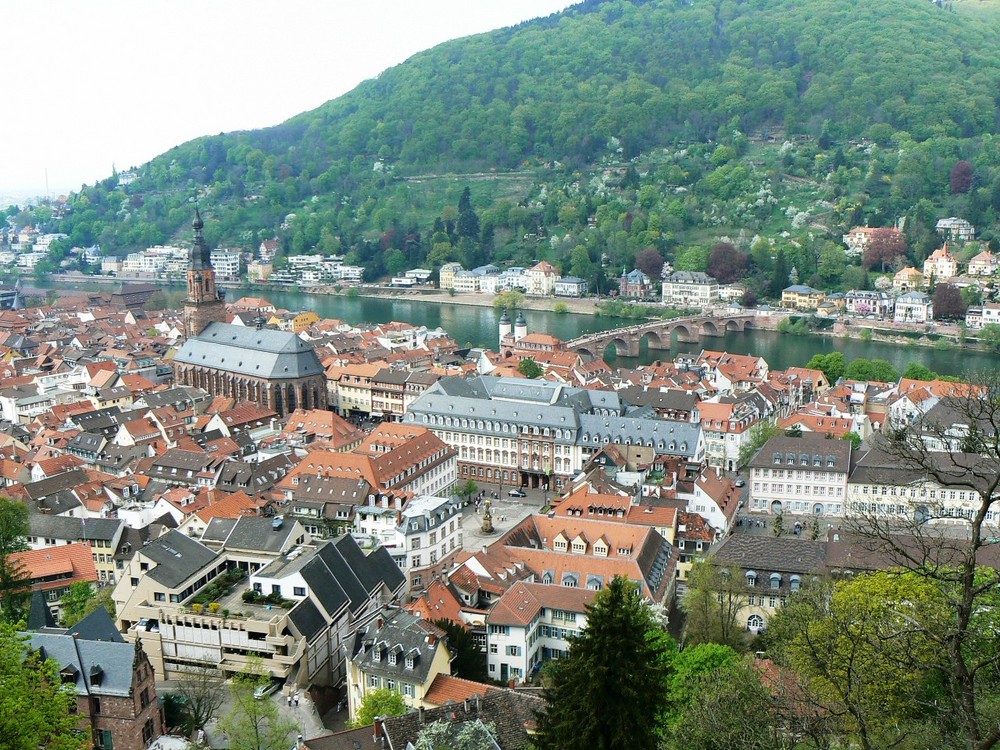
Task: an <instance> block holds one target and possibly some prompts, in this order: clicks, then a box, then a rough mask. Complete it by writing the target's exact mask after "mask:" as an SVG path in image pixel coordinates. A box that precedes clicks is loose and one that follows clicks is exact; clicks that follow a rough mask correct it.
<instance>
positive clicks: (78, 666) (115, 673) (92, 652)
mask: <svg viewBox="0 0 1000 750" xmlns="http://www.w3.org/2000/svg"><path fill="white" fill-rule="evenodd" d="M28 643H29V645H30V647H31V648H33V649H39V648H42V649H44V650H45V656H46V657H47V658H49V659H52V660H53V661H54V662H55V663H56V664H57V665H59V669H60V671H61V672H62V673H63V674H64V675H72V674H75V679H72V680H70V681H69V682H70V684H72V685H73V686H74V687H75V688H76V693H77V695H96V696H105V695H106V696H116V697H130V696H131V694H132V688H133V684H132V678H133V676H134V668H133V667H134V664H135V657H136V649H138V648H139V647H138V646H137V645H135V644H132V643H118V642H113V641H92V640H86V639H84V638H74V637H73V636H72V635H55V634H51V633H30V634H29V635H28ZM67 668H68V669H67ZM95 668H96V669H95ZM97 670H99V673H100V675H101V679H100V684H92V683H91V675H94V674H95V673H97ZM66 679H67V678H66V677H65V676H64V682H65V681H66Z"/></svg>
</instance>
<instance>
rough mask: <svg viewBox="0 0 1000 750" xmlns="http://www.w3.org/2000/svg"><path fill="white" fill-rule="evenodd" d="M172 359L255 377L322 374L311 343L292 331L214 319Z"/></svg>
mask: <svg viewBox="0 0 1000 750" xmlns="http://www.w3.org/2000/svg"><path fill="white" fill-rule="evenodd" d="M174 362H175V363H178V364H188V365H197V366H201V367H212V368H215V369H217V370H225V371H227V372H231V373H233V374H236V375H250V376H253V377H257V378H302V377H307V376H310V375H322V374H323V365H322V363H320V361H319V357H318V356H316V351H315V350H314V349H313V347H312V345H311V344H309V343H307V342H306V341H303V340H302V339H300V338H299V337H298V336H296V335H295V334H294V333H289V332H287V331H274V330H271V329H267V328H261V329H258V328H247V327H246V326H234V325H230V324H228V323H217V322H216V323H209V324H208V326H206V327H205V329H204V330H203V331H202V332H201V333H199V334H198V335H197V336H192V337H191V338H189V339H188V340H187V341H186V342H184V346H182V347H181V349H180V351H179V352H177V354H176V355H175V356H174Z"/></svg>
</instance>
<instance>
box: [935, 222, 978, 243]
mask: <svg viewBox="0 0 1000 750" xmlns="http://www.w3.org/2000/svg"><path fill="white" fill-rule="evenodd" d="M934 228H935V229H936V230H937V233H938V234H940V235H942V236H943V237H944V238H945V239H948V240H951V241H952V242H968V241H969V240H971V239H975V237H976V228H975V227H974V226H972V224H970V223H969V222H967V221H966V220H965V219H958V218H955V217H954V216H951V217H949V218H947V219H941V220H940V221H939V222H938V223H937V225H936V226H935V227H934Z"/></svg>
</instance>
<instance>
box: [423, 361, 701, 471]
mask: <svg viewBox="0 0 1000 750" xmlns="http://www.w3.org/2000/svg"><path fill="white" fill-rule="evenodd" d="M424 415H428V417H429V416H431V415H434V416H440V417H442V418H444V419H445V420H448V419H451V420H454V419H458V420H462V419H468V420H475V421H476V422H477V427H476V432H477V433H485V434H489V435H501V436H502V435H505V434H506V435H510V433H509V432H507V433H504V432H503V431H502V430H503V426H504V423H507V424H511V423H512V424H515V425H528V426H537V427H539V428H545V427H547V428H549V429H552V430H558V431H559V433H558V434H556V437H555V438H554V439H555V442H557V443H566V444H574V443H586V444H588V445H593V444H594V442H595V441H596V442H598V443H601V442H604V440H605V438H607V439H608V440H609V441H611V442H623V443H624V442H632V443H638V442H642V443H643V444H650V443H651V444H652V445H653V447H655V448H657V450H663V451H669V450H673V451H676V452H678V453H680V454H684V453H685V451H686V452H688V453H693V452H694V451H695V449H696V447H697V445H698V436H699V434H700V432H701V426H700V425H697V424H691V423H688V422H674V421H667V420H661V419H656V418H653V415H652V414H651V413H650V410H649V408H648V407H643V408H641V409H633V410H629V408H628V407H627V405H626V404H625V403H624V402H623V401H622V400H621V398H620V396H619V394H618V393H617V392H615V391H599V390H590V389H583V388H572V387H569V386H565V385H562V384H560V383H539V382H534V381H531V382H526V381H525V380H523V379H517V378H484V377H477V378H468V379H466V378H461V377H451V378H442V379H441V380H439V381H438V382H437V383H435V384H434V385H432V386H431V387H430V388H428V389H427V390H426V391H424V393H423V394H421V395H420V396H419V397H418V398H417V399H416V400H415V401H414V402H413V404H412V405H411V406H410V409H409V413H408V414H407V416H406V421H407V422H409V423H413V424H423V417H424ZM480 420H482V422H483V426H482V427H481V428H480V427H479V426H478V422H479V421H480ZM445 424H446V425H447V421H446V423H445ZM465 429H468V428H465ZM584 436H586V440H584ZM671 442H673V443H674V448H673V449H670V448H669V445H670V443H671ZM681 443H686V444H687V446H688V447H687V449H681V448H680V444H681Z"/></svg>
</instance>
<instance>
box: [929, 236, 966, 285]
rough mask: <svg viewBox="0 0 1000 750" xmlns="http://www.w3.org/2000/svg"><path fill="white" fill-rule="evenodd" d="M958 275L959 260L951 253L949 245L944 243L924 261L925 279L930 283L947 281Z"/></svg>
mask: <svg viewBox="0 0 1000 750" xmlns="http://www.w3.org/2000/svg"><path fill="white" fill-rule="evenodd" d="M957 275H958V260H957V259H956V258H955V256H954V255H952V254H951V251H950V250H948V243H947V242H946V243H944V245H943V246H941V247H939V248H938V249H937V250H935V251H934V252H933V253H931V254H930V255H929V256H928V257H927V260H925V261H924V279H925V280H926V282H927V283H930V279H932V278H933V279H934V281H947V280H948V279H950V278H951V277H952V276H957Z"/></svg>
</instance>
